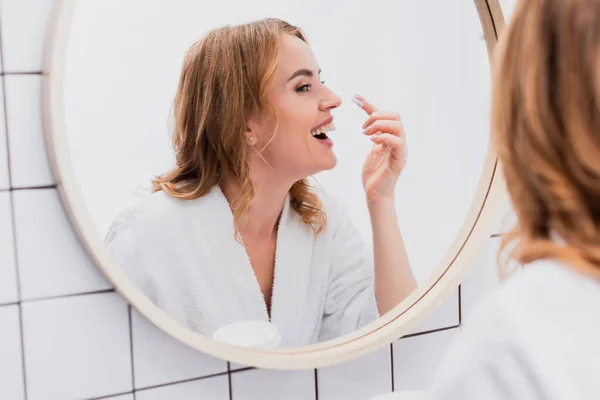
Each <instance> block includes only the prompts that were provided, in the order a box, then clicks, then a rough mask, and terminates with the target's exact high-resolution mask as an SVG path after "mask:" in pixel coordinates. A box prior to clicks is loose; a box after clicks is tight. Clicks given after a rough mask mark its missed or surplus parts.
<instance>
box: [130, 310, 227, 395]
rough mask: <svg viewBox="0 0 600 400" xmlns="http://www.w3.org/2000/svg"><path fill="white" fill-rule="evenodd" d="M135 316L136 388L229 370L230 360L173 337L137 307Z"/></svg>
mask: <svg viewBox="0 0 600 400" xmlns="http://www.w3.org/2000/svg"><path fill="white" fill-rule="evenodd" d="M131 317H132V334H133V361H134V366H135V368H134V371H135V387H136V388H144V387H148V386H154V385H160V384H164V383H169V382H176V381H181V380H186V379H192V378H198V377H202V376H207V375H213V374H218V373H222V372H227V362H225V361H223V360H219V359H215V358H213V357H210V356H207V355H205V354H202V353H199V352H198V351H196V350H193V349H191V348H190V347H188V346H186V345H184V344H182V343H180V342H178V341H176V340H174V339H172V338H171V337H170V336H169V335H167V334H166V333H164V332H163V331H161V330H159V329H158V328H156V327H155V326H154V325H152V324H151V323H150V322H149V321H148V320H147V319H146V318H144V317H142V316H141V315H140V314H138V313H137V312H136V311H135V310H134V309H132V313H131Z"/></svg>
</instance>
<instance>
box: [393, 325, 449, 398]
mask: <svg viewBox="0 0 600 400" xmlns="http://www.w3.org/2000/svg"><path fill="white" fill-rule="evenodd" d="M457 333H458V328H454V329H449V330H445V331H440V332H434V333H426V334H423V335H419V336H414V337H410V338H405V339H400V340H398V341H396V342H394V343H393V347H394V390H396V391H402V390H425V389H427V388H428V387H429V385H430V383H431V379H432V378H433V375H434V374H435V372H436V371H437V368H438V366H439V365H440V362H441V361H442V359H443V358H444V356H445V355H446V352H447V351H448V349H449V347H450V344H451V343H452V341H453V340H454V339H455V337H456V334H457Z"/></svg>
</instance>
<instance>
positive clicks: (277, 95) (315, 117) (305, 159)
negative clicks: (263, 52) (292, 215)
mask: <svg viewBox="0 0 600 400" xmlns="http://www.w3.org/2000/svg"><path fill="white" fill-rule="evenodd" d="M319 75H320V70H319V66H318V64H317V61H316V60H315V57H314V54H313V52H312V49H311V48H310V47H309V45H308V44H306V43H305V42H304V41H302V40H301V39H299V38H297V37H295V36H292V35H287V34H284V35H282V36H281V50H280V57H279V64H278V69H277V72H276V75H275V79H274V82H273V86H272V87H271V89H270V91H269V92H268V98H269V102H270V104H271V106H272V107H273V108H274V110H275V112H276V113H277V116H278V126H276V124H275V121H274V120H273V119H272V118H271V117H269V116H267V117H265V118H263V120H262V121H250V124H249V126H250V127H251V129H252V131H253V132H252V133H255V134H256V136H257V138H258V143H257V144H256V145H255V146H254V148H255V149H256V150H257V151H259V152H260V150H261V149H263V148H264V150H263V151H262V153H261V155H262V157H263V158H264V160H266V161H267V163H268V164H269V165H270V166H271V167H272V168H273V170H274V171H275V172H276V173H277V174H281V175H282V177H286V178H291V179H293V180H299V179H302V178H306V177H308V176H311V175H314V174H316V173H317V172H320V171H324V170H329V169H332V168H333V167H335V165H336V162H337V159H336V156H335V154H334V153H333V150H332V147H333V142H332V141H331V139H328V136H329V133H328V132H327V133H326V135H317V137H315V136H314V134H315V129H318V128H319V127H320V126H321V128H325V130H326V131H330V130H331V129H332V125H331V124H332V121H333V116H332V115H331V110H333V109H334V108H336V107H339V105H340V104H341V99H340V98H339V97H338V96H337V95H336V94H335V93H333V92H332V91H331V90H329V89H328V88H327V86H325V85H324V84H323V83H322V82H321V79H320V76H319ZM323 124H324V125H323ZM275 131H276V132H275ZM273 133H275V136H274V137H273ZM271 138H273V139H272V140H271V142H270V143H269V144H268V145H267V146H266V147H265V145H266V144H267V143H268V141H269V140H270V139H271ZM253 153H254V152H253V151H251V152H250V154H253ZM259 160H260V159H259ZM263 164H264V161H263Z"/></svg>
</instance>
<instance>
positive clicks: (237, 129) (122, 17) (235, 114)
mask: <svg viewBox="0 0 600 400" xmlns="http://www.w3.org/2000/svg"><path fill="white" fill-rule="evenodd" d="M222 3H223V5H222V7H221V9H219V10H212V9H211V10H210V11H208V10H206V9H205V8H204V7H202V6H200V5H198V4H196V2H191V1H188V2H186V1H180V2H174V3H170V4H167V3H166V2H159V1H150V2H148V1H145V2H128V3H127V4H121V2H117V1H107V2H102V3H98V2H92V1H82V2H81V3H78V5H77V8H76V11H75V16H74V19H73V26H72V29H71V36H70V42H69V46H68V52H67V73H66V79H65V88H64V90H65V91H64V94H65V104H66V111H65V113H66V116H65V117H66V128H67V132H66V135H67V140H68V144H69V149H70V155H71V163H72V165H73V167H74V173H75V176H76V178H77V181H78V183H79V186H80V188H81V195H82V198H83V200H84V202H85V204H86V207H87V209H88V211H89V214H90V217H91V220H92V221H93V223H94V225H95V227H96V229H97V231H98V234H99V235H101V237H103V238H104V243H105V244H106V246H107V248H108V250H109V252H110V254H111V255H112V257H113V258H114V260H115V262H116V263H117V264H118V265H119V266H120V267H121V268H123V270H124V271H125V272H126V274H127V276H128V278H129V279H130V280H131V281H132V282H133V283H134V285H136V286H137V287H138V288H139V289H140V290H141V291H142V292H143V293H144V294H145V295H146V296H148V297H149V298H150V299H151V300H152V301H153V302H154V303H155V304H156V305H157V306H158V307H159V308H161V309H162V310H163V311H165V312H166V313H168V314H169V315H170V316H171V317H173V318H174V319H175V320H176V321H177V322H179V323H180V324H182V325H183V326H185V327H187V328H189V329H191V330H194V331H196V332H200V333H201V334H204V335H207V336H209V337H212V338H214V339H216V340H223V341H228V342H230V343H234V344H238V345H241V346H251V347H262V348H275V347H297V346H304V345H309V344H313V343H317V342H322V341H325V340H329V339H335V338H338V337H340V336H342V335H344V334H347V333H350V332H353V331H354V330H356V329H359V328H361V327H363V326H366V325H368V324H369V323H371V322H373V321H375V320H376V319H377V318H379V317H380V316H381V315H384V314H385V313H387V312H388V311H390V310H391V309H392V308H394V307H395V306H396V305H398V304H399V303H400V302H401V301H402V300H404V299H405V298H406V297H407V296H408V295H409V294H410V293H411V292H412V291H413V290H414V289H415V288H416V287H417V285H419V284H420V283H421V282H423V281H424V280H425V279H426V278H427V277H428V276H429V274H430V273H431V272H432V271H433V269H434V268H435V267H436V266H437V265H438V263H439V262H440V261H441V259H442V258H443V256H444V254H445V252H446V251H447V249H448V247H449V246H450V244H451V243H452V241H453V240H454V238H455V236H456V234H457V232H458V231H459V229H460V228H461V225H462V222H463V220H464V217H465V214H466V213H467V211H468V209H469V207H470V206H471V202H472V198H473V196H474V193H475V190H476V189H477V185H478V183H479V178H480V174H481V170H482V166H483V161H484V159H485V156H486V150H487V145H488V143H487V117H486V112H487V105H486V104H485V100H484V99H486V92H487V87H488V76H487V75H488V67H487V54H486V49H485V42H484V41H483V40H482V38H481V28H480V25H479V20H478V17H477V13H476V10H475V6H474V5H473V4H472V3H466V2H463V4H453V5H452V6H450V5H449V4H446V3H447V2H446V3H445V2H443V1H436V2H435V3H436V5H435V7H434V8H435V13H433V12H432V10H431V8H432V6H431V5H430V4H429V5H427V6H425V5H423V4H421V5H419V4H417V3H416V2H412V3H402V4H397V3H395V2H392V1H384V2H382V3H381V4H378V5H377V7H376V8H375V9H374V7H373V6H372V5H370V6H367V4H366V2H365V4H346V3H341V2H337V1H329V2H326V3H323V2H316V1H314V2H306V3H303V4H302V5H299V4H297V3H294V2H274V1H259V2H253V3H252V4H251V5H249V4H246V3H243V2H237V1H224V2H222ZM282 3H283V4H282ZM315 10H319V12H318V13H315ZM386 10H387V11H386ZM448 15H452V16H456V18H457V19H459V20H460V23H457V21H456V19H453V18H449V17H448ZM441 16H443V18H442V17H441ZM450 21H452V22H450ZM408 154H410V161H409V157H408Z"/></svg>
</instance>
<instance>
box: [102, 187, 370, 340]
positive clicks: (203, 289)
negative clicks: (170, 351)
mask: <svg viewBox="0 0 600 400" xmlns="http://www.w3.org/2000/svg"><path fill="white" fill-rule="evenodd" d="M321 199H322V201H323V203H324V204H323V209H324V211H325V213H326V214H327V227H326V229H325V230H324V231H322V232H321V233H320V234H319V235H317V236H315V235H314V234H313V231H312V230H311V228H310V226H308V225H307V224H305V223H304V222H303V221H302V220H301V218H300V216H299V215H298V214H297V213H296V212H295V211H294V210H293V209H292V208H291V206H290V204H289V196H288V198H287V199H286V202H285V206H284V208H283V212H282V215H281V218H280V223H279V229H278V236H277V248H276V257H275V272H274V282H273V292H272V300H271V318H270V321H271V322H272V323H273V324H275V325H276V326H277V327H278V328H279V330H280V333H281V336H282V342H281V345H280V347H291V346H303V345H308V344H312V343H315V342H318V341H323V340H328V339H332V338H336V337H338V336H341V335H344V334H346V333H349V332H352V331H354V330H356V329H357V328H360V327H362V326H364V325H366V324H368V323H370V322H372V321H374V320H375V319H377V318H378V316H379V314H378V311H377V304H376V301H375V293H374V277H373V276H374V270H373V262H372V259H371V256H370V255H369V254H368V252H367V251H366V246H365V243H364V241H363V239H362V237H361V235H360V233H359V232H358V230H357V229H356V228H355V227H354V226H353V224H352V222H351V220H350V218H349V216H348V214H347V213H346V212H345V211H344V208H343V207H342V206H341V205H340V204H339V203H338V202H336V201H333V200H332V199H331V198H330V197H327V196H321ZM105 242H106V244H107V246H108V247H109V249H110V251H111V252H112V254H113V256H114V258H115V259H116V261H117V263H118V264H119V265H120V266H121V267H122V268H124V269H125V271H126V273H127V274H128V276H129V278H130V279H131V280H132V281H133V283H134V284H135V285H136V286H137V287H138V288H139V289H140V290H141V291H142V292H143V293H145V294H146V295H147V296H148V297H149V298H150V299H151V300H152V301H153V302H154V303H155V304H156V305H157V306H158V307H159V308H161V309H162V310H163V311H165V312H166V313H167V314H169V315H170V316H171V317H173V318H175V319H176V320H177V321H178V322H180V323H181V324H183V325H184V326H185V327H187V328H189V329H191V330H194V331H197V332H200V333H202V334H205V335H207V336H212V334H213V332H214V331H215V330H217V329H218V328H220V327H222V326H224V325H227V324H231V323H234V322H239V321H242V320H265V321H269V315H268V312H267V307H266V303H265V300H264V297H263V295H262V292H261V290H260V286H259V284H258V281H257V279H256V275H255V274H254V270H253V269H252V266H251V265H250V261H249V259H248V256H247V253H246V250H245V248H244V247H243V246H242V245H241V244H240V243H239V242H237V241H236V240H235V237H234V223H233V215H232V213H231V210H230V208H229V204H228V202H227V200H226V198H225V196H224V195H223V193H222V191H221V190H220V189H219V188H218V187H215V188H214V189H213V190H212V191H211V192H210V193H209V194H208V195H206V196H204V197H202V198H199V199H195V200H178V199H174V198H172V197H170V196H168V195H167V194H166V193H164V192H162V191H160V192H157V193H154V194H152V195H151V196H150V198H149V199H147V200H145V201H143V202H141V203H140V204H138V205H136V206H134V207H132V208H130V209H128V210H127V211H125V212H123V213H122V214H121V215H120V216H119V217H118V218H117V220H116V221H115V222H114V224H113V225H112V227H111V229H110V230H109V232H108V234H107V236H106V240H105Z"/></svg>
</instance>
